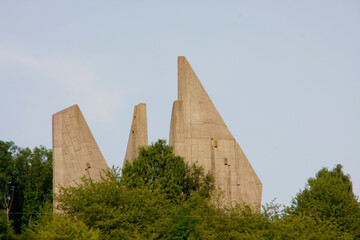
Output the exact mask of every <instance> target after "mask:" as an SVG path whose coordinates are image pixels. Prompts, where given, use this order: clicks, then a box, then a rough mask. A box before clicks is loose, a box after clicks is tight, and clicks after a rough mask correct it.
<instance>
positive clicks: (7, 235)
mask: <svg viewBox="0 0 360 240" xmlns="http://www.w3.org/2000/svg"><path fill="white" fill-rule="evenodd" d="M15 239H16V238H15V234H14V231H13V229H12V227H11V224H10V222H9V221H8V219H7V217H6V215H5V214H1V213H0V240H15Z"/></svg>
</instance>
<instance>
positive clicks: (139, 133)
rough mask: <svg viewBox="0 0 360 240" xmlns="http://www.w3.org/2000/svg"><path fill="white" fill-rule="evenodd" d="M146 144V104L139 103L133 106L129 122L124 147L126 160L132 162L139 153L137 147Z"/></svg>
mask: <svg viewBox="0 0 360 240" xmlns="http://www.w3.org/2000/svg"><path fill="white" fill-rule="evenodd" d="M147 145H148V134H147V120H146V104H145V103H139V104H138V105H136V106H135V107H134V116H133V120H132V124H131V129H130V135H129V142H128V145H127V149H126V155H125V161H124V164H123V167H124V166H125V162H126V160H128V161H130V162H132V161H133V160H134V159H135V158H137V157H138V155H139V147H140V146H147Z"/></svg>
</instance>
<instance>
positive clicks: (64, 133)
mask: <svg viewBox="0 0 360 240" xmlns="http://www.w3.org/2000/svg"><path fill="white" fill-rule="evenodd" d="M53 154H54V156H53V159H54V162H53V186H54V188H53V189H54V193H55V194H56V193H58V191H59V185H61V186H75V185H76V182H79V180H80V177H82V176H84V175H85V176H88V177H91V178H92V179H94V180H95V181H98V180H100V179H101V175H103V176H104V170H105V171H106V170H107V169H108V166H107V164H106V162H105V159H104V157H103V155H102V154H101V151H100V149H99V147H98V145H97V144H96V141H95V139H94V137H93V135H92V133H91V131H90V129H89V127H88V125H87V123H86V121H85V119H84V117H83V115H82V113H81V111H80V109H79V107H78V105H74V106H71V107H69V108H66V109H64V110H62V111H60V112H58V113H55V114H54V115H53ZM54 211H56V203H55V202H54Z"/></svg>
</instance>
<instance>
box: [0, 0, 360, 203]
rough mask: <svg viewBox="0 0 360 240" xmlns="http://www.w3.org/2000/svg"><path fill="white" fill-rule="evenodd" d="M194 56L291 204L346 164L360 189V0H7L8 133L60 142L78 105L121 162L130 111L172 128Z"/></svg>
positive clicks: (237, 132)
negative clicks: (182, 66) (56, 125)
mask: <svg viewBox="0 0 360 240" xmlns="http://www.w3.org/2000/svg"><path fill="white" fill-rule="evenodd" d="M178 56H186V57H187V59H188V61H189V62H190V64H191V65H192V67H193V69H194V70H195V72H196V73H197V75H198V77H199V79H200V81H201V82H202V84H203V86H204V87H205V89H206V91H207V92H208V94H209V96H210V98H211V99H212V100H213V102H214V104H215V106H216V107H217V109H218V111H219V112H220V114H221V115H222V117H223V119H224V121H225V123H226V124H227V126H228V127H229V129H230V131H231V132H232V134H233V136H234V137H235V138H236V140H237V141H238V143H239V144H240V146H241V147H242V149H243V150H244V152H245V154H246V155H247V157H248V159H249V161H250V162H251V164H252V166H253V167H254V169H255V171H256V172H257V174H258V176H259V178H260V179H261V181H262V182H263V203H268V202H270V201H271V200H272V199H274V198H277V202H279V203H283V204H289V202H290V200H291V198H292V197H294V196H295V194H296V193H297V192H298V191H299V189H302V188H303V187H304V185H305V183H306V181H307V179H308V178H309V177H312V176H314V174H315V173H316V172H317V171H318V170H320V169H321V168H322V167H330V168H332V167H334V166H335V165H336V164H337V163H340V164H342V165H343V166H344V171H345V172H346V173H349V174H350V175H351V178H352V181H353V184H354V190H355V193H356V194H357V195H359V194H360V148H359V147H360V127H359V126H360V125H359V123H360V94H359V93H360V2H359V1H357V0H356V1H346V0H345V1H328V0H327V1H56V2H55V1H0V83H1V85H0V97H1V101H0V139H2V140H12V141H14V142H15V143H16V144H17V145H19V146H30V147H34V146H38V145H44V146H46V147H49V148H51V145H52V142H51V131H52V130H51V116H52V114H53V113H55V112H57V111H60V110H62V109H64V108H66V107H69V106H71V105H73V104H79V106H80V108H81V110H82V112H83V114H84V116H85V118H86V120H87V122H88V124H89V126H90V128H91V130H92V133H93V135H94V136H95V138H96V140H97V142H98V145H99V147H100V149H101V150H102V152H103V155H104V157H105V159H106V161H107V162H108V165H109V166H111V165H115V166H121V165H122V161H123V158H124V155H125V150H126V145H127V141H128V135H129V131H130V124H131V117H132V112H133V107H134V105H135V104H137V103H139V102H145V103H147V111H148V129H149V140H150V142H153V141H156V140H157V139H159V138H161V139H167V140H168V136H169V128H170V116H171V108H172V103H173V101H174V100H176V99H177V57H178Z"/></svg>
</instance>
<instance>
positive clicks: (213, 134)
mask: <svg viewBox="0 0 360 240" xmlns="http://www.w3.org/2000/svg"><path fill="white" fill-rule="evenodd" d="M170 145H171V146H173V148H174V153H175V154H176V155H180V156H182V157H184V159H185V161H187V162H198V163H199V164H200V165H202V166H203V167H204V169H205V170H206V171H211V172H212V173H213V174H214V176H215V181H216V184H217V185H218V186H220V187H221V189H222V190H224V193H225V204H227V205H229V204H231V203H232V202H233V201H237V202H240V201H244V202H246V203H248V204H251V205H257V206H260V204H261V194H262V183H261V182H260V180H259V178H258V177H257V175H256V173H255V171H254V170H253V168H252V167H251V164H250V163H249V161H248V159H247V158H246V156H245V154H244V153H243V151H242V150H241V148H240V146H239V144H238V143H237V142H236V141H235V139H234V137H233V136H232V134H231V133H230V131H229V129H228V128H227V127H226V125H225V123H224V121H223V119H222V118H221V116H220V114H219V113H218V111H217V110H216V108H215V106H214V104H213V103H212V101H211V100H210V98H209V96H208V95H207V93H206V91H205V89H204V88H203V86H202V85H201V83H200V81H199V79H198V78H197V76H196V75H195V73H194V71H193V69H192V68H191V66H190V64H189V63H188V62H187V60H186V59H185V57H179V58H178V100H177V101H175V102H174V104H173V112H172V117H171V126H170Z"/></svg>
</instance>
